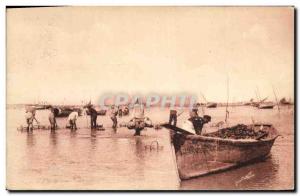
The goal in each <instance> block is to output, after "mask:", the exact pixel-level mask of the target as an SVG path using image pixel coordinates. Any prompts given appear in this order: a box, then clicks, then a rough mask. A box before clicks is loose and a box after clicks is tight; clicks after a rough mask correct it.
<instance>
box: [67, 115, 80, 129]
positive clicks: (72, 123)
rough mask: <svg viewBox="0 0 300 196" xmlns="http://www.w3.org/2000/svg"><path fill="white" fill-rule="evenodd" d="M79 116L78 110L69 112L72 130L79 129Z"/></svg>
mask: <svg viewBox="0 0 300 196" xmlns="http://www.w3.org/2000/svg"><path fill="white" fill-rule="evenodd" d="M77 118H78V112H76V111H73V112H71V113H70V114H69V117H68V122H69V123H70V129H71V131H73V130H77V126H76V120H77Z"/></svg>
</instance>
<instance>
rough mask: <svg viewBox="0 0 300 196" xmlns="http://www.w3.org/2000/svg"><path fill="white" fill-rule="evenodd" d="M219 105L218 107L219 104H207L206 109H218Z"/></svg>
mask: <svg viewBox="0 0 300 196" xmlns="http://www.w3.org/2000/svg"><path fill="white" fill-rule="evenodd" d="M217 105H218V104H217V103H207V104H206V107H207V108H216V107H217Z"/></svg>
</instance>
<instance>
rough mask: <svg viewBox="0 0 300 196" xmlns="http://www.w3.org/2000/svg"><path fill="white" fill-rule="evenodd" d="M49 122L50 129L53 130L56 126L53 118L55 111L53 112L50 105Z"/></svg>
mask: <svg viewBox="0 0 300 196" xmlns="http://www.w3.org/2000/svg"><path fill="white" fill-rule="evenodd" d="M48 119H49V122H50V130H51V132H52V131H55V128H56V119H55V113H54V108H53V107H50V113H49V116H48Z"/></svg>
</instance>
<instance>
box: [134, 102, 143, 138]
mask: <svg viewBox="0 0 300 196" xmlns="http://www.w3.org/2000/svg"><path fill="white" fill-rule="evenodd" d="M133 122H134V125H135V133H134V136H139V135H141V130H143V129H144V127H145V122H144V105H143V104H142V103H139V100H138V99H137V100H136V102H135V104H134V106H133Z"/></svg>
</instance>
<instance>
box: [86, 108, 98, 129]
mask: <svg viewBox="0 0 300 196" xmlns="http://www.w3.org/2000/svg"><path fill="white" fill-rule="evenodd" d="M88 111H89V113H90V116H91V129H96V128H97V111H96V110H95V109H94V108H93V106H89V107H88Z"/></svg>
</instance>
